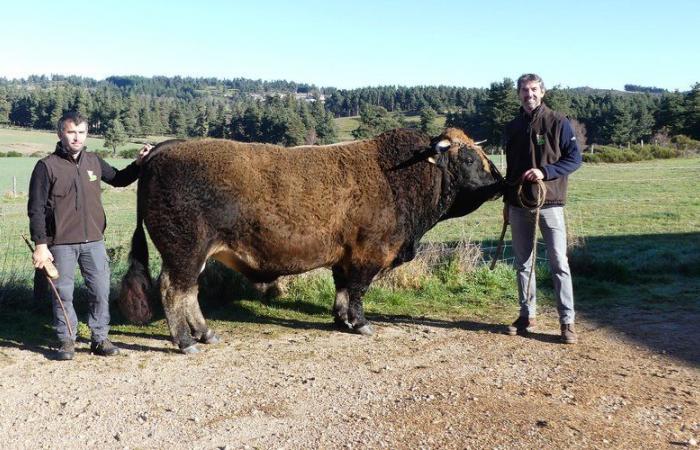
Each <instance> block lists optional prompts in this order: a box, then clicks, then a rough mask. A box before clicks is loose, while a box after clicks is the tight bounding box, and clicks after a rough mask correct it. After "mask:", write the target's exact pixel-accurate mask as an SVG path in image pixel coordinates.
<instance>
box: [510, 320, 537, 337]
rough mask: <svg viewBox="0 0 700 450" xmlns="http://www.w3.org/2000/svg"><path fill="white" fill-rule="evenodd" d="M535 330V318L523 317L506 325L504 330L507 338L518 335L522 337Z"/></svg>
mask: <svg viewBox="0 0 700 450" xmlns="http://www.w3.org/2000/svg"><path fill="white" fill-rule="evenodd" d="M534 328H535V318H534V317H533V318H529V317H524V316H520V317H518V319H517V320H516V321H515V322H513V323H512V324H510V325H508V328H507V329H506V334H507V335H508V336H515V335H516V334H517V335H520V336H524V335H526V334H528V333H532V331H533V330H534Z"/></svg>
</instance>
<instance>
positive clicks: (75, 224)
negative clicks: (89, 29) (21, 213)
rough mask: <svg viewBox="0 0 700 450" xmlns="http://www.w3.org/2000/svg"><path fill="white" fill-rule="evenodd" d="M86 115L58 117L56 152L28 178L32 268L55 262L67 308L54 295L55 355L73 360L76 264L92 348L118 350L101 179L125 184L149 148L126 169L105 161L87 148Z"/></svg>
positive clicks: (102, 351) (110, 353)
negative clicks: (112, 334)
mask: <svg viewBox="0 0 700 450" xmlns="http://www.w3.org/2000/svg"><path fill="white" fill-rule="evenodd" d="M87 129H88V124H87V119H86V118H85V117H84V116H82V115H81V114H80V113H78V112H75V111H72V112H69V113H66V114H64V115H63V117H61V119H60V120H59V122H58V137H59V139H60V141H59V142H58V143H57V144H56V150H55V151H54V153H53V154H51V155H49V156H47V157H46V158H43V159H42V160H40V161H38V162H37V163H36V166H35V167H34V171H33V172H32V177H31V179H30V181H29V201H28V205H27V210H28V214H29V229H30V233H31V237H32V240H33V241H34V243H35V244H36V249H35V250H34V254H33V255H32V260H33V262H34V267H36V268H37V269H42V268H43V267H44V265H45V264H46V262H47V261H53V263H54V265H55V266H56V268H57V269H58V273H59V278H58V279H57V280H56V281H55V285H56V290H57V291H58V294H59V296H60V297H61V300H62V301H63V306H64V307H65V312H66V315H67V317H68V320H69V322H70V330H72V334H71V333H70V332H69V327H68V324H66V321H65V319H64V315H63V312H62V310H61V306H60V305H59V303H58V301H57V300H56V299H53V319H54V326H55V328H56V333H57V335H58V339H59V341H60V348H59V349H58V351H57V354H56V357H57V359H60V360H70V359H73V356H74V355H75V338H76V334H75V333H76V331H77V328H78V319H77V317H76V314H75V309H74V308H73V288H74V278H75V268H76V266H79V267H80V272H81V273H82V275H83V278H84V279H85V285H86V286H87V288H88V294H89V297H88V303H89V311H90V312H89V316H88V327H89V328H90V331H91V333H92V336H91V342H92V343H91V345H90V349H91V351H92V352H93V353H94V354H96V355H100V356H114V355H116V354H118V353H119V349H118V348H117V347H115V346H114V344H112V343H111V342H110V341H109V339H108V338H107V334H108V332H109V319H110V317H109V260H108V258H107V251H106V249H105V244H104V235H103V233H104V230H105V226H106V220H105V212H104V209H103V207H102V199H101V189H100V180H101V181H104V182H106V183H108V184H110V185H112V186H118V187H121V186H127V185H129V184H131V183H133V182H134V181H136V179H137V178H138V176H139V167H138V166H139V164H140V163H141V160H142V158H143V157H144V156H146V155H147V154H148V152H149V151H150V149H151V146H150V145H146V146H144V147H143V148H142V149H141V150H140V152H139V154H138V156H137V159H136V161H134V162H133V163H131V164H130V165H129V166H127V167H126V168H125V169H123V170H117V169H115V168H114V167H112V166H110V165H109V164H107V163H106V162H105V161H104V160H103V159H102V158H100V157H99V156H97V155H96V154H95V153H92V152H88V151H86V148H85V139H86V138H87Z"/></svg>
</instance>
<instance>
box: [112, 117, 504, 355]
mask: <svg viewBox="0 0 700 450" xmlns="http://www.w3.org/2000/svg"><path fill="white" fill-rule="evenodd" d="M141 170H142V172H141V176H140V178H139V182H138V199H137V224H136V230H135V231H134V235H133V237H132V248H131V252H130V254H129V259H130V267H129V270H128V272H127V274H126V275H125V277H124V279H123V281H122V291H121V296H120V307H121V308H122V311H123V312H124V313H125V314H126V316H127V318H128V319H129V320H131V321H132V322H137V323H138V322H144V321H147V320H149V319H150V317H151V314H152V312H151V311H152V305H151V304H150V303H149V300H148V295H147V294H148V292H149V291H150V288H151V284H152V281H151V279H150V275H149V271H148V250H147V246H146V238H145V233H144V228H143V226H144V224H145V226H146V229H147V230H148V233H149V235H150V236H151V239H152V241H153V244H154V245H155V247H156V249H157V250H158V252H159V253H160V255H161V258H162V270H161V275H160V297H161V301H162V305H163V309H164V312H165V317H166V319H167V323H168V327H169V330H170V334H171V336H172V339H173V342H174V343H175V344H176V345H177V346H178V347H179V348H180V350H181V351H182V352H183V353H195V352H197V351H199V350H198V347H197V341H199V342H202V343H213V342H216V341H218V337H217V336H216V334H215V333H214V332H213V331H212V330H211V329H209V328H208V326H207V323H206V321H205V319H204V316H203V315H202V312H201V310H200V307H199V303H198V300H197V293H198V286H197V279H198V276H199V274H200V272H201V271H202V270H204V266H205V263H206V261H207V260H208V259H209V258H213V259H215V260H218V261H220V262H221V263H223V264H224V265H226V266H228V267H230V268H231V269H233V270H236V271H238V272H240V273H241V274H243V275H244V276H246V277H247V278H248V279H250V280H251V281H253V282H255V283H269V282H272V281H274V280H275V279H276V278H278V277H280V276H282V275H290V274H299V273H302V272H306V271H309V270H312V269H316V268H319V267H326V268H330V269H331V270H332V273H333V281H334V283H335V287H336V296H335V303H334V306H333V315H334V319H335V322H336V323H337V324H338V325H339V326H341V327H342V328H345V329H349V330H352V331H353V332H356V333H360V334H363V335H370V334H372V327H371V325H370V323H369V322H368V321H367V319H366V318H365V315H364V311H363V306H362V297H363V295H364V294H365V292H366V291H367V289H368V287H369V285H370V283H371V282H372V280H373V279H374V278H375V276H377V275H379V274H381V273H383V272H385V271H388V270H390V269H392V268H394V267H396V266H398V265H400V264H402V263H404V262H407V261H410V260H411V259H413V258H414V257H415V255H416V247H417V244H418V242H419V241H420V239H421V237H422V236H423V235H424V234H425V233H426V232H427V231H428V230H430V229H431V228H432V227H433V226H434V225H435V224H436V223H437V222H438V221H440V220H443V219H445V218H448V217H455V216H458V215H464V214H466V213H468V212H471V211H473V210H475V209H476V208H478V207H479V206H480V205H481V204H482V203H484V202H485V201H486V200H488V199H491V198H495V197H496V196H498V195H499V194H500V191H501V187H502V177H501V175H500V174H499V173H498V170H497V169H496V168H495V166H494V165H493V163H491V161H490V160H489V159H488V158H487V157H486V155H485V154H484V152H483V151H482V150H481V148H480V147H479V146H478V145H476V144H475V143H474V141H473V140H472V139H470V138H469V137H467V136H466V135H465V134H464V133H463V132H462V131H461V130H459V129H454V128H448V129H447V130H445V132H444V133H442V134H441V135H440V136H438V137H437V138H434V139H432V140H431V138H430V137H429V136H428V135H426V134H424V133H421V132H418V131H414V130H408V129H400V130H393V131H388V132H385V133H383V134H381V135H379V136H377V137H376V138H374V139H369V140H362V141H355V142H347V143H340V144H333V145H326V146H302V147H294V148H283V147H279V146H276V145H270V144H256V143H242V142H234V141H228V140H217V139H203V140H191V141H183V140H171V141H166V142H164V143H161V144H159V145H158V146H157V147H156V148H155V149H154V150H152V152H151V154H150V155H149V158H148V160H147V161H145V162H144V164H143V165H142V169H141Z"/></svg>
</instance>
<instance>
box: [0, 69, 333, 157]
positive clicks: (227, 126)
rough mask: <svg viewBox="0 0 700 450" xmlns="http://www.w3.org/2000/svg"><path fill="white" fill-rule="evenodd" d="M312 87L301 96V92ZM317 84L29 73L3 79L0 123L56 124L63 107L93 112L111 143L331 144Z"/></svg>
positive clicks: (97, 130) (95, 127) (94, 125)
mask: <svg viewBox="0 0 700 450" xmlns="http://www.w3.org/2000/svg"><path fill="white" fill-rule="evenodd" d="M300 92H301V93H304V92H308V93H309V95H308V98H306V97H307V96H305V95H302V96H301V98H297V96H298V95H297V94H298V93H300ZM313 92H317V90H316V89H315V88H314V87H313V86H309V85H300V84H296V83H290V82H286V81H279V82H263V81H255V80H245V79H239V80H231V81H226V82H221V81H219V82H217V80H214V79H191V78H180V77H174V78H166V77H154V78H144V77H110V78H108V79H107V80H104V81H100V82H95V81H94V80H91V79H86V78H82V77H60V76H59V77H56V76H54V77H52V78H51V80H48V79H46V78H45V77H30V78H29V79H26V80H22V81H21V82H8V81H7V80H2V81H0V124H1V123H5V124H11V125H15V126H21V127H31V128H38V129H54V128H55V126H56V123H57V121H58V119H59V118H60V116H61V115H62V114H63V112H64V111H67V110H72V109H75V110H79V111H81V112H82V113H83V114H85V115H86V116H88V117H89V119H90V121H89V124H88V125H89V131H90V133H93V134H100V135H104V136H105V139H106V140H107V142H108V144H109V145H110V146H114V148H116V146H117V145H120V144H121V143H123V142H125V141H126V139H127V138H129V137H131V138H133V137H143V136H149V135H173V136H177V137H206V136H209V137H219V138H224V137H225V138H231V139H237V140H242V141H257V142H272V143H277V144H282V145H300V144H304V143H320V144H324V143H331V142H334V141H335V139H336V130H335V128H334V123H333V115H332V114H330V113H328V112H326V110H325V108H324V107H323V103H322V102H320V101H317V99H318V97H319V94H318V93H316V97H314V96H313Z"/></svg>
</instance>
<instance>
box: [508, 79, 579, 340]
mask: <svg viewBox="0 0 700 450" xmlns="http://www.w3.org/2000/svg"><path fill="white" fill-rule="evenodd" d="M544 94H545V88H544V83H543V82H542V78H540V77H539V76H537V75H535V74H525V75H523V76H521V77H520V78H519V79H518V97H519V98H520V104H521V106H522V107H521V108H520V113H519V114H518V116H517V117H516V118H515V119H513V120H512V121H511V122H510V123H509V124H508V125H507V126H506V132H505V137H506V160H507V164H508V168H507V172H506V182H507V183H508V186H509V188H508V189H507V192H506V195H505V205H504V209H503V218H504V220H506V221H509V222H510V224H511V232H512V235H513V253H514V256H515V268H516V271H517V282H518V299H519V302H520V316H519V317H518V319H517V320H516V321H515V322H513V324H512V325H510V326H509V327H508V334H510V335H516V334H526V333H527V332H528V331H530V330H531V329H532V328H533V327H534V323H535V314H536V292H537V290H536V285H535V277H534V276H533V277H532V278H531V279H530V271H531V270H533V259H535V258H534V257H532V253H533V251H535V252H536V249H533V233H534V230H535V217H536V215H535V214H534V211H535V209H533V208H529V207H524V206H526V205H532V204H534V203H535V202H536V199H537V197H536V193H537V189H538V187H537V182H538V181H540V180H542V181H543V182H544V185H545V187H546V196H545V198H544V203H543V205H542V208H541V209H540V212H539V227H540V230H541V231H542V237H543V238H544V241H545V244H546V245H547V256H548V259H549V267H550V271H551V272H552V281H553V284H554V295H555V298H556V300H557V310H558V312H559V323H560V325H561V339H562V342H564V343H566V344H574V343H576V342H577V340H578V337H577V335H576V331H575V329H574V319H575V312H574V292H573V287H572V282H571V272H570V270H569V262H568V259H567V256H566V223H565V221H564V204H565V202H566V190H567V184H568V175H569V174H571V173H572V172H573V171H575V170H576V169H578V168H579V167H580V165H581V152H580V150H579V148H578V145H577V144H576V135H575V134H574V131H573V128H572V127H571V123H570V122H569V120H568V119H567V118H566V116H565V115H563V114H561V113H558V112H556V111H552V110H551V109H549V108H548V107H547V105H545V104H544V103H542V98H543V97H544ZM520 185H522V190H521V193H520V194H518V189H517V187H518V186H520ZM528 281H530V282H529V283H528ZM528 284H529V287H530V290H529V292H525V291H526V290H527V287H528Z"/></svg>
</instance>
